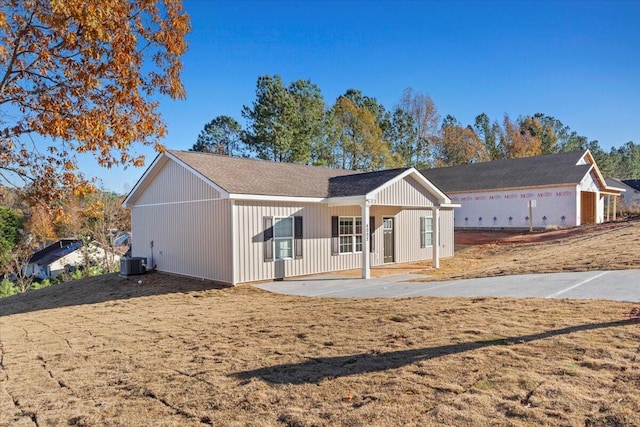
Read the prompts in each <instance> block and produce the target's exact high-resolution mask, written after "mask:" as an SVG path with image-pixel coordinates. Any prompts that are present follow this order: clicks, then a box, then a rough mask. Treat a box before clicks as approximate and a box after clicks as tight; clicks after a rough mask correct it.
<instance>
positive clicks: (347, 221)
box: [338, 216, 362, 254]
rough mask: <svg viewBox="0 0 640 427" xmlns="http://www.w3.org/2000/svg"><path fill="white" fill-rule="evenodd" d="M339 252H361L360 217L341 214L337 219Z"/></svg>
mask: <svg viewBox="0 0 640 427" xmlns="http://www.w3.org/2000/svg"><path fill="white" fill-rule="evenodd" d="M338 232H339V238H340V253H341V254H348V253H354V252H362V218H361V217H352V216H341V217H340V219H339V228H338Z"/></svg>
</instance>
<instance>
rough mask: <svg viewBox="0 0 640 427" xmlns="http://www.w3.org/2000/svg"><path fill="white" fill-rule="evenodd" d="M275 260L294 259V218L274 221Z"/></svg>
mask: <svg viewBox="0 0 640 427" xmlns="http://www.w3.org/2000/svg"><path fill="white" fill-rule="evenodd" d="M273 245H274V254H275V259H286V258H293V217H287V218H278V217H275V218H274V219H273Z"/></svg>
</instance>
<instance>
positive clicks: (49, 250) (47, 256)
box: [29, 239, 82, 265]
mask: <svg viewBox="0 0 640 427" xmlns="http://www.w3.org/2000/svg"><path fill="white" fill-rule="evenodd" d="M81 247H82V240H76V239H62V240H58V241H57V242H56V243H53V244H51V245H49V246H47V247H46V248H44V249H41V250H39V251H38V252H36V253H34V254H33V255H31V258H30V259H29V264H38V265H49V264H52V263H54V262H56V261H57V260H59V259H60V258H62V257H63V256H65V255H68V254H70V253H72V252H75V251H76V250H78V249H79V248H81Z"/></svg>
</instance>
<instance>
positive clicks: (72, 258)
mask: <svg viewBox="0 0 640 427" xmlns="http://www.w3.org/2000/svg"><path fill="white" fill-rule="evenodd" d="M83 246H84V245H83V243H82V240H78V239H61V240H58V241H57V242H55V243H53V244H51V245H49V246H47V247H46V248H44V249H41V250H39V251H38V252H36V253H34V254H33V255H32V256H31V258H29V263H28V264H27V265H26V266H25V267H24V268H23V274H24V275H25V276H33V277H35V278H36V279H52V278H54V277H56V276H59V275H60V274H62V273H63V272H64V271H65V270H69V269H72V268H76V267H81V266H84V265H85V263H86V258H87V257H88V258H89V259H90V260H91V261H92V262H94V263H97V264H100V265H108V266H110V267H111V268H114V267H115V266H116V265H118V263H119V262H120V255H119V254H117V253H115V252H112V251H111V250H108V249H105V248H102V247H101V246H100V245H99V244H98V243H94V242H92V243H89V245H88V246H87V247H86V248H85V249H82V248H83Z"/></svg>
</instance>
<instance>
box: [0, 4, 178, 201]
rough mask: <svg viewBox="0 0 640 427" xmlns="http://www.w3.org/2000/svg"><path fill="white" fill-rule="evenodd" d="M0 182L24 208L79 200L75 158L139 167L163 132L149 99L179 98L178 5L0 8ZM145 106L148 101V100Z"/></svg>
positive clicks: (83, 187)
mask: <svg viewBox="0 0 640 427" xmlns="http://www.w3.org/2000/svg"><path fill="white" fill-rule="evenodd" d="M0 4H1V5H2V7H1V8H0V106H1V108H2V115H0V178H1V179H2V180H3V181H5V182H9V183H12V184H13V185H14V186H15V187H19V188H25V189H29V191H30V195H31V196H33V198H40V199H43V198H44V199H46V198H49V199H50V198H55V197H60V195H61V192H60V191H61V189H62V188H67V189H73V190H75V191H76V193H77V194H82V193H83V192H86V191H87V189H88V188H90V183H89V182H88V181H87V180H86V179H84V177H83V176H82V174H80V173H79V171H78V167H77V162H76V159H75V154H76V153H91V154H93V155H95V157H96V158H97V160H98V162H99V163H100V164H101V165H103V166H106V167H110V166H113V165H125V166H129V165H135V166H140V165H142V164H143V161H144V159H143V158H142V157H139V156H135V155H132V154H131V146H132V144H134V143H141V144H144V145H152V146H154V147H155V148H156V150H158V151H162V150H163V147H162V145H161V143H160V140H161V138H162V137H163V136H164V135H165V133H166V128H165V125H164V123H163V122H162V120H161V118H160V115H159V112H158V111H157V108H158V102H157V96H158V95H161V96H168V97H171V98H175V99H182V98H184V97H185V90H184V87H183V85H182V83H181V81H180V72H181V69H182V63H181V60H180V58H181V55H182V54H183V53H185V51H186V49H187V44H186V41H185V35H186V34H187V33H188V31H189V30H190V23H189V17H188V16H187V15H186V13H185V12H184V11H183V8H182V4H181V0H120V1H106V0H0ZM154 97H156V98H155V100H154Z"/></svg>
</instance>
